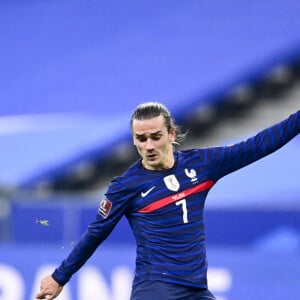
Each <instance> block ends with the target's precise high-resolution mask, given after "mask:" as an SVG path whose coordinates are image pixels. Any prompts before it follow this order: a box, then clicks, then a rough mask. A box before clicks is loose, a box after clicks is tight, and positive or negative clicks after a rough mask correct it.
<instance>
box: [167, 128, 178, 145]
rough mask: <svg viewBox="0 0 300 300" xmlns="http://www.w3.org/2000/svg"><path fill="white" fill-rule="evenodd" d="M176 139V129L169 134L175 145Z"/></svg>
mask: <svg viewBox="0 0 300 300" xmlns="http://www.w3.org/2000/svg"><path fill="white" fill-rule="evenodd" d="M175 139H176V129H175V128H172V129H171V131H170V133H169V141H170V142H171V143H174V142H175Z"/></svg>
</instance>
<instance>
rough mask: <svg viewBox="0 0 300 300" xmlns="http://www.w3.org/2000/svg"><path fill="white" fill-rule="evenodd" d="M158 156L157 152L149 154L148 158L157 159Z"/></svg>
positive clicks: (149, 159) (150, 159)
mask: <svg viewBox="0 0 300 300" xmlns="http://www.w3.org/2000/svg"><path fill="white" fill-rule="evenodd" d="M156 158H157V154H155V153H152V154H148V155H147V160H148V161H154V160H156Z"/></svg>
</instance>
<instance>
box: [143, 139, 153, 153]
mask: <svg viewBox="0 0 300 300" xmlns="http://www.w3.org/2000/svg"><path fill="white" fill-rule="evenodd" d="M145 148H146V150H148V151H149V150H153V149H154V145H153V142H152V140H151V139H147V141H146V143H145Z"/></svg>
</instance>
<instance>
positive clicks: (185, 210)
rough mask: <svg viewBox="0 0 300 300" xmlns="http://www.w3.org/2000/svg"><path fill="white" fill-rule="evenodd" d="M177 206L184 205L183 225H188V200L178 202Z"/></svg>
mask: <svg viewBox="0 0 300 300" xmlns="http://www.w3.org/2000/svg"><path fill="white" fill-rule="evenodd" d="M176 205H182V206H181V208H182V213H183V216H182V218H183V223H188V222H189V220H188V216H187V214H188V211H187V207H186V200H185V199H182V200H180V201H177V202H176Z"/></svg>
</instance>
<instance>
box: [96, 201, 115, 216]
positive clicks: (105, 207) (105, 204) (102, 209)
mask: <svg viewBox="0 0 300 300" xmlns="http://www.w3.org/2000/svg"><path fill="white" fill-rule="evenodd" d="M111 208H112V203H111V202H110V201H109V200H108V199H106V198H103V199H102V201H101V202H100V206H99V209H98V214H99V215H101V216H102V217H104V218H107V217H108V215H109V212H110V210H111Z"/></svg>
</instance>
